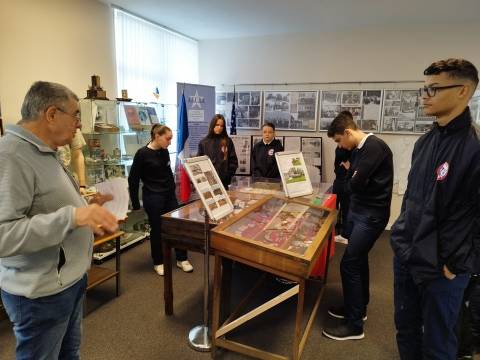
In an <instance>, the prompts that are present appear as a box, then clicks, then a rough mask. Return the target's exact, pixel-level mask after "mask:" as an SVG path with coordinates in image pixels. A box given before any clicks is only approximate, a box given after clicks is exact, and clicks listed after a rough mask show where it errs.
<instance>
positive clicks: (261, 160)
mask: <svg viewBox="0 0 480 360" xmlns="http://www.w3.org/2000/svg"><path fill="white" fill-rule="evenodd" d="M281 151H283V145H282V143H281V142H280V140H278V139H273V140H272V141H271V142H270V144H268V145H266V144H265V143H264V142H263V140H261V141H259V142H257V143H256V144H255V145H254V146H253V150H252V156H251V166H252V176H254V177H261V178H270V179H280V172H279V171H278V166H277V161H276V160H275V153H276V152H281Z"/></svg>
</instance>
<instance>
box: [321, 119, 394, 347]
mask: <svg viewBox="0 0 480 360" xmlns="http://www.w3.org/2000/svg"><path fill="white" fill-rule="evenodd" d="M328 136H329V137H331V138H333V139H334V140H335V142H336V143H337V144H338V145H339V146H340V147H342V148H344V149H347V150H353V152H352V157H351V160H350V164H346V166H347V167H348V175H347V184H346V190H347V191H348V192H349V193H350V208H349V211H348V216H347V226H346V228H347V231H346V236H347V237H348V239H349V241H348V245H347V248H346V249H345V253H344V254H343V258H342V262H341V264H340V273H341V276H342V287H343V300H344V304H343V306H341V307H333V308H330V309H329V310H328V313H329V314H330V315H331V316H333V317H336V318H340V319H342V322H341V323H340V324H339V325H338V326H335V327H327V328H325V329H324V330H323V334H324V335H325V336H327V337H329V338H331V339H334V340H355V339H362V338H363V337H364V336H365V335H364V333H363V321H364V319H366V313H367V305H368V302H369V299H370V294H369V267H368V253H369V251H370V249H371V248H372V247H373V245H374V244H375V241H377V239H378V238H379V236H380V235H381V234H382V232H383V230H384V229H385V226H386V225H387V223H388V219H389V217H390V203H391V200H392V186H393V160H392V151H391V150H390V148H389V147H388V145H387V144H385V142H384V141H383V140H382V139H379V138H378V137H376V136H375V135H373V134H371V133H370V134H365V133H364V132H363V131H362V130H360V129H358V128H357V125H356V124H355V122H354V121H353V117H352V114H350V113H348V112H342V113H340V114H339V115H338V116H337V117H336V118H335V119H334V120H333V121H332V124H331V125H330V127H329V129H328Z"/></svg>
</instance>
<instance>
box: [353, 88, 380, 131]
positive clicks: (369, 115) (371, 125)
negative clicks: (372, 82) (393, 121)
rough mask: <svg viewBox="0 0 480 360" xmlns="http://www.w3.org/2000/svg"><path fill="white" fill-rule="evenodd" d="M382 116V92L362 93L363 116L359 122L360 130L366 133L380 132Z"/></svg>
mask: <svg viewBox="0 0 480 360" xmlns="http://www.w3.org/2000/svg"><path fill="white" fill-rule="evenodd" d="M381 115H382V90H363V91H362V116H361V119H360V120H358V121H357V124H358V125H359V127H360V129H362V130H364V131H366V132H375V131H380V119H381Z"/></svg>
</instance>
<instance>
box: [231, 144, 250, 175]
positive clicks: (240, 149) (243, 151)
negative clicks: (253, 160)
mask: <svg viewBox="0 0 480 360" xmlns="http://www.w3.org/2000/svg"><path fill="white" fill-rule="evenodd" d="M230 138H231V139H232V141H233V146H234V147H235V153H236V154H237V158H238V168H237V172H236V173H235V174H236V175H248V174H250V154H251V152H252V150H251V146H252V139H251V137H250V135H231V136H230Z"/></svg>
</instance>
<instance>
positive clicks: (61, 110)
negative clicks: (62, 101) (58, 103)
mask: <svg viewBox="0 0 480 360" xmlns="http://www.w3.org/2000/svg"><path fill="white" fill-rule="evenodd" d="M56 109H57V110H58V111H60V112H61V113H64V114H65V115H68V116H71V117H73V118H74V119H75V120H77V121H78V122H81V121H82V115H81V114H80V112H76V113H75V114H70V113H68V112H66V111H65V110H63V109H60V108H59V107H57V108H56Z"/></svg>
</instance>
